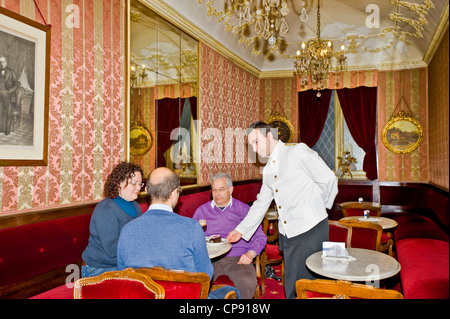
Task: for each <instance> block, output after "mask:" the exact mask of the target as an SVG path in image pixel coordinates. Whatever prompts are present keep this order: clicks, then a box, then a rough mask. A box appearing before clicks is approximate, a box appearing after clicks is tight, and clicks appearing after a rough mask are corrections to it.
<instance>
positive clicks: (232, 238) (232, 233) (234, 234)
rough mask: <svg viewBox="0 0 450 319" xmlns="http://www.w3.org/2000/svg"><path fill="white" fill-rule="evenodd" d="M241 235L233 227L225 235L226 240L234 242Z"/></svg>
mask: <svg viewBox="0 0 450 319" xmlns="http://www.w3.org/2000/svg"><path fill="white" fill-rule="evenodd" d="M241 237H242V234H241V233H240V232H238V231H237V230H236V229H235V230H232V231H230V233H229V234H228V236H227V240H228V242H230V243H235V242H237V241H239V239H241Z"/></svg>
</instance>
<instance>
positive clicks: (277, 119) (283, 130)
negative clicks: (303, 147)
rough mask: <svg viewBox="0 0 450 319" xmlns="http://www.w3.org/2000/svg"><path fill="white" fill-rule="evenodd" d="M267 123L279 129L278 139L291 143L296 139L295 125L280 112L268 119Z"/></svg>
mask: <svg viewBox="0 0 450 319" xmlns="http://www.w3.org/2000/svg"><path fill="white" fill-rule="evenodd" d="M266 123H267V124H270V125H271V126H272V127H274V128H277V129H278V139H279V140H281V141H283V142H284V143H290V142H292V140H293V139H294V127H293V126H292V124H291V122H289V120H288V119H287V118H285V117H284V116H281V115H279V113H277V112H275V114H274V115H272V116H270V117H269V118H268V119H267V120H266Z"/></svg>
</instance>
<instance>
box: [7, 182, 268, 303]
mask: <svg viewBox="0 0 450 319" xmlns="http://www.w3.org/2000/svg"><path fill="white" fill-rule="evenodd" d="M260 187H261V182H260V181H253V180H252V181H242V182H236V185H235V191H234V193H233V196H235V197H236V198H239V199H241V200H243V201H245V202H246V203H250V204H251V203H252V202H253V201H254V200H255V199H256V195H257V194H258V192H259V189H260ZM209 200H211V192H210V191H209V186H199V187H196V188H189V189H186V190H185V192H184V193H183V194H182V196H180V199H179V202H178V205H177V207H175V211H176V212H178V213H179V214H180V215H182V216H187V217H192V216H193V214H194V212H195V210H196V209H197V208H198V207H199V206H200V205H202V204H204V203H206V202H207V201H209ZM141 201H142V202H143V203H141V208H142V210H143V211H146V210H147V208H148V203H145V201H146V199H145V198H142V200H141ZM95 205H96V203H89V204H83V205H79V206H72V207H60V208H56V209H49V210H46V211H42V212H27V213H24V214H17V216H0V243H2V245H0V298H30V297H32V298H45V299H55V298H56V299H66V298H73V293H72V288H67V287H66V286H65V281H66V279H67V277H68V276H70V275H71V274H72V273H71V272H67V269H66V267H67V266H68V265H75V266H76V267H80V266H81V262H82V260H81V254H82V253H83V251H84V249H85V248H86V245H87V243H88V239H89V222H90V218H91V215H92V212H93V210H94V208H95ZM4 243H8V244H4ZM72 269H73V268H72ZM69 271H70V270H69ZM72 271H73V270H72ZM75 277H76V276H74V279H75Z"/></svg>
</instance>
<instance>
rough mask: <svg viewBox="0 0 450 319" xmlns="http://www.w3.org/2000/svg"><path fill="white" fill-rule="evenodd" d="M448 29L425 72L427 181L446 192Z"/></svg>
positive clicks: (447, 180)
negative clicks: (427, 105)
mask: <svg viewBox="0 0 450 319" xmlns="http://www.w3.org/2000/svg"><path fill="white" fill-rule="evenodd" d="M448 38H449V36H448V29H447V32H446V33H445V35H444V36H443V40H442V43H441V44H440V46H439V48H438V50H437V52H436V54H435V56H434V57H433V60H432V61H431V63H430V66H429V69H428V75H429V79H430V80H429V86H428V99H429V117H430V138H429V140H430V181H431V182H432V183H434V184H436V185H439V186H441V187H443V188H445V189H447V190H448V189H449V179H448V169H449V162H448V161H449V154H448V140H449V127H448V125H449V116H448V109H449V101H448V96H449V90H448V76H449V75H448V55H449V52H448Z"/></svg>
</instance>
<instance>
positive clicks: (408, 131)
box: [381, 111, 423, 154]
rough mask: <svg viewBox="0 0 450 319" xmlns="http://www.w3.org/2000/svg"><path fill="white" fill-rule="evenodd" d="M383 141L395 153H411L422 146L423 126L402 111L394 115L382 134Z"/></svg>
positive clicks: (409, 114)
mask: <svg viewBox="0 0 450 319" xmlns="http://www.w3.org/2000/svg"><path fill="white" fill-rule="evenodd" d="M381 135H382V141H383V144H384V146H386V148H387V149H388V150H390V151H391V152H394V153H400V154H405V153H410V152H412V151H414V150H415V149H416V148H418V147H419V146H420V144H422V141H423V129H422V125H420V123H419V122H418V121H417V120H416V119H415V118H414V117H413V116H412V115H411V113H407V112H404V111H400V112H399V113H398V114H397V115H394V116H393V117H392V119H391V120H389V122H387V123H386V125H385V126H384V128H383V131H382V132H381Z"/></svg>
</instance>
